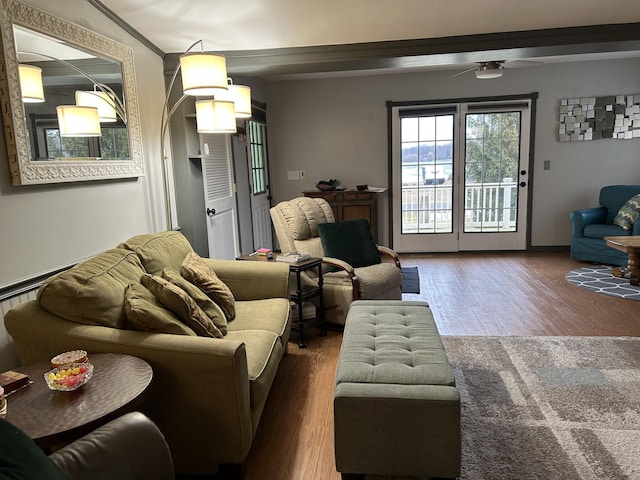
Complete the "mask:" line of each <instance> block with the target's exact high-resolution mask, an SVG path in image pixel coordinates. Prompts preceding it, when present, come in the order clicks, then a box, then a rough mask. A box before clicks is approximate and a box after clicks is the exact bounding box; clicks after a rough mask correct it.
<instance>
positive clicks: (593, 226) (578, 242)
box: [569, 185, 640, 266]
mask: <svg viewBox="0 0 640 480" xmlns="http://www.w3.org/2000/svg"><path fill="white" fill-rule="evenodd" d="M639 193H640V185H611V186H608V187H603V188H602V189H601V190H600V206H599V207H595V208H585V209H582V210H574V211H573V212H571V214H570V216H569V218H570V219H571V223H572V224H573V234H572V237H571V258H573V259H575V260H585V261H587V262H594V263H602V264H605V265H619V266H626V265H627V262H628V258H629V257H628V255H627V254H626V253H623V252H620V251H618V250H615V249H613V248H611V247H608V246H607V244H606V242H605V241H604V240H603V238H604V237H610V236H616V235H618V236H620V235H640V220H636V221H635V223H634V224H633V227H632V228H631V230H625V229H623V228H622V227H619V226H618V225H615V224H614V223H613V219H614V218H615V216H616V215H617V213H618V210H620V207H622V206H623V205H624V204H625V202H626V201H627V200H629V199H630V198H631V197H633V196H634V195H637V194H639Z"/></svg>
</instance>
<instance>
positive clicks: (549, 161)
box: [542, 160, 551, 170]
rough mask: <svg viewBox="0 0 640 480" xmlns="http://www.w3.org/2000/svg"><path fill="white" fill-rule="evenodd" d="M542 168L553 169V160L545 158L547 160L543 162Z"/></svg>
mask: <svg viewBox="0 0 640 480" xmlns="http://www.w3.org/2000/svg"><path fill="white" fill-rule="evenodd" d="M542 168H543V169H544V170H551V160H545V161H544V162H543V163H542Z"/></svg>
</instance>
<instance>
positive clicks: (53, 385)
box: [44, 362, 93, 392]
mask: <svg viewBox="0 0 640 480" xmlns="http://www.w3.org/2000/svg"><path fill="white" fill-rule="evenodd" d="M92 376H93V365H92V364H90V363H89V362H81V363H72V364H71V365H67V366H64V367H58V368H54V369H53V370H50V371H48V372H47V373H45V374H44V380H45V382H47V386H48V387H49V388H50V389H51V390H58V391H60V392H72V391H73V390H76V389H78V388H80V387H81V386H82V385H84V384H85V383H87V382H88V381H89V380H91V377H92Z"/></svg>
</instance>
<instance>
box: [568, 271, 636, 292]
mask: <svg viewBox="0 0 640 480" xmlns="http://www.w3.org/2000/svg"><path fill="white" fill-rule="evenodd" d="M566 278H567V280H568V281H569V282H571V283H573V284H574V285H577V286H578V287H581V288H586V289H587V290H591V291H592V292H595V293H604V294H605V295H611V296H614V297H621V298H626V299H629V300H640V286H638V285H631V284H630V283H629V279H628V278H618V277H614V276H613V275H612V274H611V267H610V266H607V265H594V266H592V267H584V268H578V269H576V270H571V271H570V272H569V273H567V276H566Z"/></svg>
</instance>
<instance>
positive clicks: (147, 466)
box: [49, 412, 174, 480]
mask: <svg viewBox="0 0 640 480" xmlns="http://www.w3.org/2000/svg"><path fill="white" fill-rule="evenodd" d="M49 458H50V459H51V460H52V461H53V462H54V463H55V464H56V465H57V466H58V468H60V469H61V470H62V471H63V472H65V473H66V474H67V475H69V476H70V477H71V478H73V479H74V480H85V479H86V480H101V479H104V480H111V479H114V478H116V479H118V480H138V479H140V478H154V479H158V480H162V479H166V480H170V479H173V478H174V468H173V461H172V459H171V452H170V451H169V447H168V445H167V443H166V442H165V439H164V436H163V435H162V433H161V432H160V430H159V429H158V427H157V426H156V425H155V424H154V423H153V422H152V421H151V420H149V418H147V417H146V416H145V415H143V414H142V413H140V412H131V413H127V414H125V415H123V416H122V417H119V418H116V419H115V420H112V421H111V422H109V423H107V424H106V425H103V426H101V427H99V428H97V429H96V430H94V431H93V432H91V433H89V434H87V435H85V436H84V437H82V438H80V439H78V440H76V441H74V442H72V443H70V444H69V445H66V446H65V447H63V448H61V449H60V450H58V451H56V452H54V453H53V454H51V455H50V456H49Z"/></svg>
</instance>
